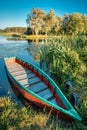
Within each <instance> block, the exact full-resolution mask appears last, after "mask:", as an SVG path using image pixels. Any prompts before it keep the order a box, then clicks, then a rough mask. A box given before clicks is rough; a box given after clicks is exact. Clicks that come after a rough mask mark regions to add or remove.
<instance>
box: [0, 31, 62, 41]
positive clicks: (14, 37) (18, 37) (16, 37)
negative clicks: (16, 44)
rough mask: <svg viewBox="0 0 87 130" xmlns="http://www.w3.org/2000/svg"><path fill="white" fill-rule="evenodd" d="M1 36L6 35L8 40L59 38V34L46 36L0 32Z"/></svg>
mask: <svg viewBox="0 0 87 130" xmlns="http://www.w3.org/2000/svg"><path fill="white" fill-rule="evenodd" d="M0 35H2V36H6V37H7V39H8V40H28V39H31V40H33V39H48V38H59V37H60V36H52V35H51V36H48V35H26V34H22V33H10V32H9V33H7V32H6V33H5V32H4V33H0Z"/></svg>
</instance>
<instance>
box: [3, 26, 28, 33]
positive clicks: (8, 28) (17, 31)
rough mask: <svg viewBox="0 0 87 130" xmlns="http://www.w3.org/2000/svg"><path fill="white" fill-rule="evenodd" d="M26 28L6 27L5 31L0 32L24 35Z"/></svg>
mask: <svg viewBox="0 0 87 130" xmlns="http://www.w3.org/2000/svg"><path fill="white" fill-rule="evenodd" d="M26 31H27V28H26V27H7V28H5V29H0V32H1V33H3V32H5V33H9V32H12V33H26Z"/></svg>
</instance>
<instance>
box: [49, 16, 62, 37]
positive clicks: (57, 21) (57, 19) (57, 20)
mask: <svg viewBox="0 0 87 130" xmlns="http://www.w3.org/2000/svg"><path fill="white" fill-rule="evenodd" d="M61 23H62V18H61V17H59V16H56V17H55V24H54V27H53V28H52V30H51V31H52V32H53V34H56V35H57V34H58V33H59V31H60V29H61Z"/></svg>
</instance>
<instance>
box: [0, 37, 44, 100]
mask: <svg viewBox="0 0 87 130" xmlns="http://www.w3.org/2000/svg"><path fill="white" fill-rule="evenodd" d="M41 45H42V41H41V42H39V43H35V42H32V41H30V40H28V41H26V40H24V41H15V40H7V39H6V37H4V36H0V97H4V96H8V95H10V96H11V98H12V100H15V101H17V102H20V101H19V99H18V98H17V96H16V95H15V94H14V91H13V89H12V86H11V84H10V83H9V81H8V78H7V74H6V71H5V64H4V58H5V57H11V56H12V57H13V56H18V57H20V58H22V59H24V60H25V61H27V62H31V63H33V64H35V65H37V66H38V67H39V66H40V65H39V63H40V62H39V50H40V46H41Z"/></svg>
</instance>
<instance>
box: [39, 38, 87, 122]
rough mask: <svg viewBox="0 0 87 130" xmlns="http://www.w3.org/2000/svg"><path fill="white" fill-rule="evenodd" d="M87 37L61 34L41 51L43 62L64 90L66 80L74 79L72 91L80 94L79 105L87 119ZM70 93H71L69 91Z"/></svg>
mask: <svg viewBox="0 0 87 130" xmlns="http://www.w3.org/2000/svg"><path fill="white" fill-rule="evenodd" d="M86 52H87V47H86V39H85V37H83V36H72V37H70V36H67V37H66V36H61V37H60V38H59V39H57V40H50V41H49V42H48V44H46V45H44V46H43V48H42V51H41V64H43V61H44V62H45V63H46V66H47V69H48V70H49V72H50V73H51V76H52V77H53V78H54V80H55V81H56V83H57V84H59V86H60V88H61V89H62V90H64V88H63V87H64V83H65V82H66V81H73V82H74V83H75V88H73V90H72V91H71V92H70V93H71V94H72V93H73V92H77V93H78V94H79V95H80V103H79V105H78V106H77V109H78V111H79V113H80V114H81V115H82V117H83V118H85V117H86V120H87V60H84V56H85V58H86V59H87V53H86ZM68 94H69V93H68Z"/></svg>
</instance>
